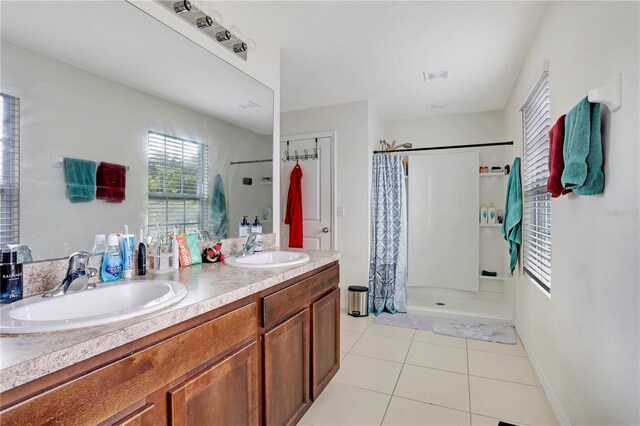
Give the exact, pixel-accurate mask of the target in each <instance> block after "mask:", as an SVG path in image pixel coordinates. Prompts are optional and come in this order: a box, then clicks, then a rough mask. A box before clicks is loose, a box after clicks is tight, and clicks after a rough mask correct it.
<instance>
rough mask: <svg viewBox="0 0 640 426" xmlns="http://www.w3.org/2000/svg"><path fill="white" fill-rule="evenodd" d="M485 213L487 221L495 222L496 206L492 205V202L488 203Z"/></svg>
mask: <svg viewBox="0 0 640 426" xmlns="http://www.w3.org/2000/svg"><path fill="white" fill-rule="evenodd" d="M487 215H488V217H489V223H491V224H494V223H496V208H495V207H493V203H491V204H490V205H489V210H488V211H487Z"/></svg>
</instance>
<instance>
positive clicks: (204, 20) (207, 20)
mask: <svg viewBox="0 0 640 426" xmlns="http://www.w3.org/2000/svg"><path fill="white" fill-rule="evenodd" d="M211 25H213V19H211V16H209V15H205V16H201V17H199V18H198V19H196V26H197V27H198V28H200V29H202V28H209V27H210V26H211Z"/></svg>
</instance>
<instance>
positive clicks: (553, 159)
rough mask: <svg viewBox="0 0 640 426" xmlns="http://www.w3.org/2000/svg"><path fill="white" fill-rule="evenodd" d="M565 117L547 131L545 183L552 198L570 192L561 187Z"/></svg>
mask: <svg viewBox="0 0 640 426" xmlns="http://www.w3.org/2000/svg"><path fill="white" fill-rule="evenodd" d="M565 117H566V114H565V115H562V116H561V117H560V118H558V121H556V124H554V125H553V127H552V128H551V130H550V131H549V180H548V181H547V192H548V193H549V194H551V196H552V197H553V198H557V197H559V196H561V195H564V194H566V193H568V192H571V190H570V189H565V188H564V187H563V186H562V172H563V171H564V158H563V154H562V147H563V146H564V118H565Z"/></svg>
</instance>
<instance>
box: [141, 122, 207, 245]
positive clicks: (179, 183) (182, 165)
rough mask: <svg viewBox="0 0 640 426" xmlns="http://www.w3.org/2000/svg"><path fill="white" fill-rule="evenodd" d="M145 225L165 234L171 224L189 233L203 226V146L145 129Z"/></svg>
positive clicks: (205, 186)
mask: <svg viewBox="0 0 640 426" xmlns="http://www.w3.org/2000/svg"><path fill="white" fill-rule="evenodd" d="M148 148H149V151H148V160H149V175H148V178H149V208H148V224H149V227H150V228H151V230H153V228H154V227H155V226H156V225H159V226H160V230H161V232H162V233H163V234H164V235H165V236H167V235H171V234H172V233H173V226H174V225H177V226H178V230H179V231H183V232H185V233H189V232H192V231H196V230H198V229H207V212H208V209H207V205H208V203H207V200H208V198H207V182H208V169H209V167H208V152H207V146H206V145H204V144H202V143H199V142H194V141H190V140H185V139H180V138H176V137H172V136H167V135H162V134H159V133H154V132H149V146H148Z"/></svg>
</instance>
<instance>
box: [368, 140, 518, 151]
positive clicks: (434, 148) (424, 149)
mask: <svg viewBox="0 0 640 426" xmlns="http://www.w3.org/2000/svg"><path fill="white" fill-rule="evenodd" d="M503 145H513V141H507V142H490V143H472V144H467V145H448V146H431V147H427V148H409V149H399V150H397V151H373V153H374V154H397V153H401V152H416V151H435V150H437V149H458V148H485V147H488V146H503Z"/></svg>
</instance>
